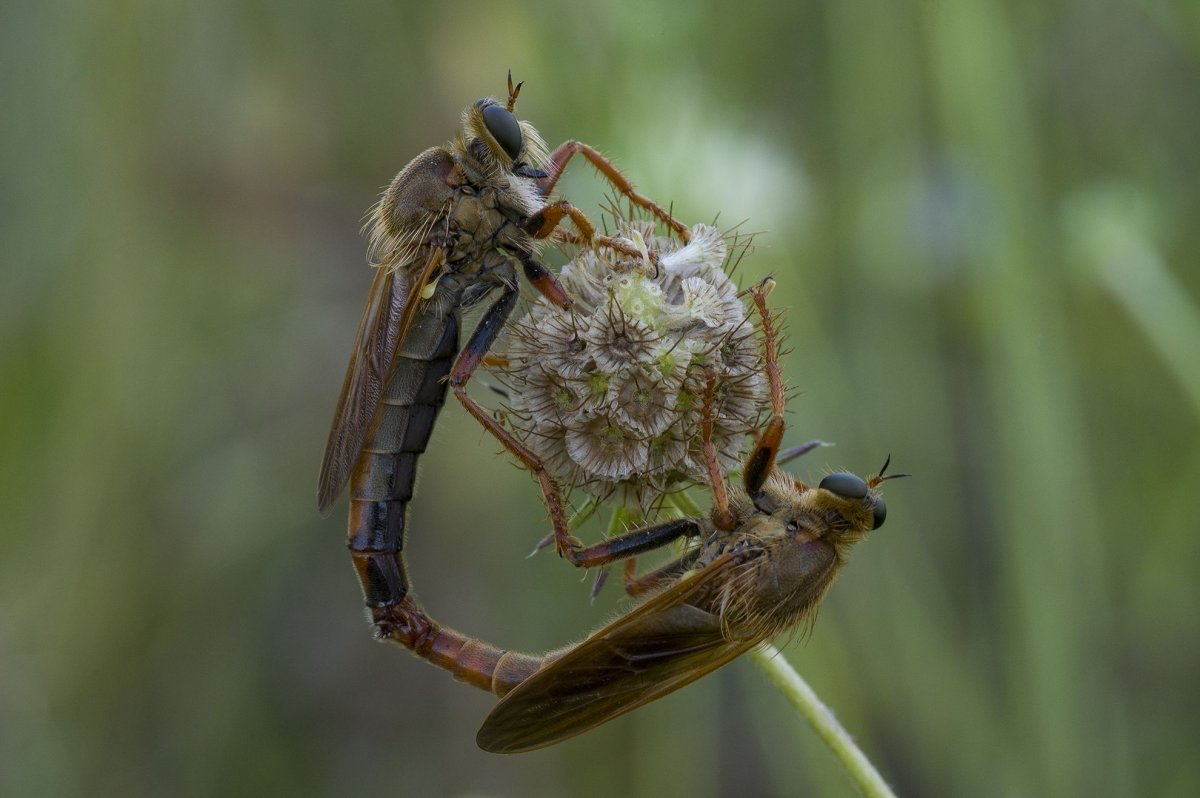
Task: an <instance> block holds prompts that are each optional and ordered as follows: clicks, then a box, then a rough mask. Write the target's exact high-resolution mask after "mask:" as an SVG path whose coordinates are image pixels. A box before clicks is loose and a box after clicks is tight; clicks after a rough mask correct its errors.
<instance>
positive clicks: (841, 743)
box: [750, 643, 896, 798]
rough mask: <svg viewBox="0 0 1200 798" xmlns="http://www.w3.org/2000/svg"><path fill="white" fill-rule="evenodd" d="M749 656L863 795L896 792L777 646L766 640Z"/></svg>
mask: <svg viewBox="0 0 1200 798" xmlns="http://www.w3.org/2000/svg"><path fill="white" fill-rule="evenodd" d="M750 658H751V659H752V660H754V663H755V664H756V665H758V667H759V668H761V669H762V670H763V672H764V673H766V674H767V678H769V679H770V680H771V681H772V682H774V683H775V686H776V687H778V688H779V690H780V692H782V693H783V694H784V695H785V696H786V697H787V699H788V701H790V702H791V704H792V706H794V707H795V708H796V709H798V710H799V711H800V714H801V715H803V716H804V719H805V720H807V721H808V723H809V725H810V726H812V727H813V730H814V731H816V733H817V735H818V736H819V737H820V738H821V740H823V741H824V743H825V744H826V745H827V746H829V750H830V751H832V752H833V755H834V756H835V757H837V758H838V761H839V762H841V763H842V767H844V768H845V769H846V771H847V772H848V773H849V774H850V778H851V779H852V780H853V781H854V784H855V785H856V786H857V787H858V789H859V791H860V792H861V793H862V794H863V795H865V796H868V798H896V794H895V793H894V792H892V789H891V787H888V785H887V782H885V781H884V780H883V777H882V776H881V775H879V771H878V770H876V769H875V766H874V765H872V764H871V760H869V759H867V755H866V754H864V753H863V752H862V749H861V748H859V747H858V746H857V745H855V744H854V740H853V739H852V738H851V737H850V734H849V733H848V732H847V731H846V730H845V728H843V727H842V724H840V723H838V721H837V718H835V717H834V716H833V712H832V711H831V710H830V709H829V707H827V706H825V704H823V703H822V702H821V699H819V698H817V694H816V693H814V692H813V689H812V688H811V687H809V686H808V683H807V682H806V681H804V679H802V678H801V677H800V674H799V673H797V672H796V670H795V668H793V667H792V665H791V663H789V662H788V661H787V660H786V659H785V658H784V657H783V655H782V654H780V653H779V649H777V648H775V646H773V645H771V644H769V643H768V644H766V645H763V646H760V647H758V648H756V649H755V650H754V651H753V652H751V654H750Z"/></svg>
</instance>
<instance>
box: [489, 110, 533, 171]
mask: <svg viewBox="0 0 1200 798" xmlns="http://www.w3.org/2000/svg"><path fill="white" fill-rule="evenodd" d="M483 123H484V124H485V125H487V129H488V133H491V134H492V138H494V139H495V140H496V142H497V143H498V144H499V145H500V146H501V147H503V148H504V151H505V152H507V153H508V157H509V158H512V159H513V160H514V161H515V160H517V156H518V155H520V154H521V145H522V144H523V143H524V140H523V138H522V136H521V126H520V125H518V124H517V120H516V118H514V117H513V115H512V113H510V112H509V110H508V109H507V108H503V107H501V106H499V105H489V106H488V107H487V108H484V109H483Z"/></svg>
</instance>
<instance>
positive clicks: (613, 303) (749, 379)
mask: <svg viewBox="0 0 1200 798" xmlns="http://www.w3.org/2000/svg"><path fill="white" fill-rule="evenodd" d="M614 237H615V238H617V239H619V240H623V241H625V242H626V243H627V244H628V245H629V246H630V248H631V249H635V250H638V251H639V252H641V253H643V255H642V257H627V256H623V255H618V254H616V253H612V252H609V251H607V250H603V251H601V252H600V253H598V252H597V251H593V250H590V249H589V250H583V251H581V252H580V253H579V254H578V255H576V256H575V257H574V258H573V259H572V260H571V261H570V262H569V263H568V264H566V265H565V266H564V267H563V268H562V270H561V272H560V273H559V280H560V282H561V283H562V284H563V287H564V288H565V289H566V291H567V293H569V294H570V295H571V296H572V298H573V299H574V300H575V306H574V308H573V309H572V310H571V311H570V312H566V313H564V312H563V311H561V310H559V309H558V308H556V307H554V306H552V305H550V304H549V303H548V302H546V301H545V300H543V299H539V300H538V301H536V302H534V303H533V304H532V305H531V306H530V308H529V312H528V313H527V314H526V315H525V316H524V317H522V318H520V319H518V320H517V321H515V322H514V323H513V324H512V325H510V335H509V346H508V351H507V353H506V358H505V362H504V363H503V364H502V365H500V366H497V367H494V369H495V371H496V372H497V373H498V374H499V375H500V376H501V377H502V378H503V379H504V381H505V383H506V384H507V386H508V389H509V394H510V402H511V405H512V407H511V413H510V415H509V418H510V425H511V426H512V427H513V429H514V430H515V431H516V433H517V435H518V436H519V437H521V438H522V440H523V441H524V442H525V444H526V445H527V446H529V447H530V448H531V449H533V450H534V452H536V453H537V454H538V456H539V457H541V458H542V459H543V460H544V461H545V462H546V465H547V468H548V469H549V471H550V473H551V474H552V475H553V476H554V478H555V479H556V480H557V481H558V482H559V483H560V484H562V485H563V486H565V487H568V488H581V489H583V490H585V491H586V492H588V493H589V494H591V495H594V496H597V497H599V498H601V499H611V500H612V501H615V502H618V503H620V504H623V505H625V506H638V507H641V508H642V509H643V510H644V509H646V508H647V507H648V506H649V504H650V502H652V501H654V499H656V498H657V497H658V496H660V495H662V494H663V493H666V492H669V491H672V490H679V489H681V488H682V487H685V486H686V485H688V484H691V483H695V482H701V481H704V480H705V478H706V477H705V464H704V457H703V443H702V440H701V436H700V428H701V427H700V424H701V416H702V411H703V397H704V390H705V385H706V380H707V375H708V374H709V373H711V374H713V376H714V377H715V390H714V392H713V400H712V411H713V443H714V447H715V449H716V451H717V459H718V465H719V467H720V468H721V470H722V472H725V471H727V470H729V469H733V468H736V467H737V466H738V460H739V456H740V453H741V448H742V445H743V444H744V442H745V439H746V436H747V435H749V434H751V433H753V432H755V431H756V429H757V427H758V420H759V416H760V414H761V413H762V412H763V410H764V409H765V406H766V390H765V383H764V380H763V378H762V376H761V375H760V373H759V370H760V356H759V353H758V345H757V339H756V335H755V328H754V325H753V322H752V321H751V320H750V319H749V318H748V317H747V312H746V307H745V305H744V304H743V303H742V301H741V300H740V299H739V298H738V290H737V286H736V285H734V283H733V281H732V280H731V279H730V278H729V276H728V275H727V274H726V273H725V271H724V268H725V265H726V261H727V259H728V254H729V246H728V245H727V244H726V241H725V238H724V236H723V235H722V234H721V232H720V231H719V230H717V229H716V228H714V227H710V226H708V225H696V226H695V227H693V228H692V230H691V240H690V241H689V243H687V244H682V245H681V244H680V243H679V242H678V241H676V240H674V239H670V238H667V237H665V236H659V235H656V234H655V228H654V225H653V224H652V223H650V222H647V221H636V220H635V221H623V220H618V228H617V230H616V231H615V233H614ZM651 253H653V254H654V256H656V258H657V263H654V258H652V257H651Z"/></svg>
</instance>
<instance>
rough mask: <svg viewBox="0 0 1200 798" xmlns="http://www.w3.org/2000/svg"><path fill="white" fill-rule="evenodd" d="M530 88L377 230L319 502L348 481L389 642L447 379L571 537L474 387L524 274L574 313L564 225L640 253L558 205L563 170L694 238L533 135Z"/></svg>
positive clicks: (360, 547) (383, 211) (497, 111)
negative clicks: (570, 167) (574, 168)
mask: <svg viewBox="0 0 1200 798" xmlns="http://www.w3.org/2000/svg"><path fill="white" fill-rule="evenodd" d="M520 91H521V84H517V85H516V86H513V83H512V75H511V74H510V75H509V79H508V102H507V104H502V103H500V102H499V101H497V100H494V99H490V98H485V99H482V100H479V101H477V102H475V103H473V104H471V105H469V106H468V107H467V109H466V110H465V111H464V112H463V117H462V130H461V132H460V133H459V135H458V136H457V137H456V138H455V139H454V140H453V141H451V142H449V143H448V144H446V145H445V146H441V147H433V148H431V149H428V150H426V151H425V152H423V153H421V154H420V155H418V156H417V157H416V158H414V159H413V160H412V161H411V162H410V163H409V164H408V165H407V166H405V167H404V169H403V170H401V171H400V173H399V174H398V175H397V176H396V178H395V179H394V180H393V181H392V183H391V185H390V186H389V187H388V188H387V190H386V191H385V192H384V193H383V197H382V198H381V199H380V201H379V203H378V204H377V205H376V206H375V208H374V209H373V211H372V213H371V219H370V221H369V222H368V226H369V228H370V231H371V233H370V235H371V243H370V259H371V261H372V263H373V264H374V266H375V279H374V282H373V283H372V285H371V291H370V294H369V295H368V297H367V304H366V307H365V309H364V310H363V315H362V319H361V320H360V321H359V325H358V333H357V335H356V338H355V342H354V348H353V350H352V351H351V354H350V364H349V366H348V368H347V369H346V378H345V381H344V382H343V384H342V393H341V398H340V399H339V400H338V404H337V409H336V410H335V412H334V418H333V425H332V428H331V429H330V431H329V441H328V443H327V444H326V448H325V458H324V461H323V463H322V465H321V478H320V484H319V488H318V493H317V503H318V506H319V508H320V510H321V512H322V513H325V512H326V511H328V509H329V507H330V506H331V505H332V504H333V502H334V501H335V500H336V499H337V497H338V495H339V494H340V493H341V492H342V490H343V488H344V487H345V485H346V483H347V482H349V483H350V520H349V529H348V538H349V547H350V550H351V552H352V556H353V559H354V566H355V570H356V571H357V572H358V577H359V580H360V582H361V583H362V589H363V595H364V596H365V598H366V603H367V606H368V607H369V608H370V610H371V613H372V616H373V620H374V623H375V625H376V634H377V635H378V636H380V637H387V636H388V635H389V634H390V630H391V612H392V608H394V607H395V606H397V605H398V604H399V602H400V601H401V600H402V599H403V598H404V597H405V595H406V594H407V592H408V577H407V575H406V572H405V566H404V559H403V557H402V555H401V549H402V546H403V541H404V527H405V518H406V508H407V504H408V502H409V500H410V499H411V498H412V495H413V483H414V480H415V478H416V460H417V456H418V455H419V454H421V453H422V452H424V451H425V446H426V444H427V443H428V442H429V437H430V435H431V433H432V430H433V422H434V419H435V417H436V416H437V413H438V411H439V410H440V408H441V406H442V403H443V401H444V400H445V396H446V388H447V385H449V387H450V388H451V389H452V390H453V391H454V395H455V396H456V397H457V398H458V399H459V401H460V402H462V404H463V406H464V407H465V408H466V409H467V411H468V412H469V413H470V414H471V415H472V416H474V417H475V418H476V419H478V420H479V421H480V423H482V424H483V425H484V427H486V428H487V429H488V430H489V431H490V432H491V433H492V434H493V435H495V436H496V437H497V438H498V439H499V440H500V442H501V443H503V444H504V446H505V447H506V448H507V449H508V450H509V451H511V452H512V453H513V454H514V455H515V456H516V457H517V458H518V460H520V462H521V463H523V464H524V465H525V466H526V467H527V468H529V469H530V470H532V471H534V472H535V474H536V475H537V478H538V481H539V483H540V484H541V486H542V490H543V493H544V495H545V500H546V503H547V505H548V507H549V509H550V516H551V518H552V519H553V521H554V524H555V528H556V529H557V530H559V535H558V540H559V544H560V550H561V549H563V548H564V547H565V543H566V541H567V540H568V536H567V534H566V520H565V516H564V514H563V512H562V508H561V502H560V500H559V498H558V494H557V488H556V486H555V485H554V484H553V480H552V479H551V478H550V477H549V475H548V474H547V473H546V472H545V470H544V469H543V468H542V464H541V462H540V460H539V459H538V458H537V457H536V456H535V455H534V454H533V453H532V452H531V451H529V450H528V449H527V448H525V447H524V446H522V445H521V444H520V443H519V442H517V440H516V439H515V438H513V437H512V436H511V435H510V434H509V433H508V432H507V431H506V430H505V429H504V428H503V426H501V425H500V424H499V422H497V421H496V420H495V419H494V418H492V417H491V415H490V414H488V412H487V411H486V410H484V409H483V408H482V407H480V406H479V405H478V404H476V403H475V402H474V401H473V400H472V399H471V398H470V397H469V396H468V395H467V393H466V383H467V381H468V379H469V378H470V377H471V374H472V373H473V372H474V371H475V369H476V368H477V367H478V366H479V364H480V362H481V361H482V360H483V358H484V356H485V355H486V353H487V351H488V349H489V348H490V347H491V346H492V344H493V343H494V342H495V340H496V337H497V336H498V335H499V333H500V330H501V328H502V327H503V326H504V323H505V321H506V320H507V319H508V317H509V314H510V313H511V312H512V310H513V307H514V305H515V303H516V300H517V296H518V290H517V278H516V265H518V264H519V265H520V267H521V269H522V270H523V271H524V273H525V276H526V277H527V278H528V279H529V281H530V282H531V283H532V284H533V286H534V287H535V288H536V289H537V290H538V291H540V292H541V293H542V294H543V295H544V296H545V297H546V298H547V299H549V300H550V301H551V302H553V303H554V304H556V305H558V306H559V307H560V308H564V309H565V308H568V307H570V304H571V301H570V299H569V298H568V297H567V295H566V294H565V292H564V291H563V289H562V288H561V287H560V285H559V283H558V281H557V280H556V279H555V278H554V276H553V274H552V273H550V272H549V271H548V270H547V269H546V268H545V267H544V266H543V265H542V264H541V262H540V261H539V260H538V257H537V254H536V253H537V247H538V245H539V244H540V243H541V242H542V241H543V240H545V239H547V238H549V237H550V236H551V235H552V234H553V233H554V232H555V231H556V229H557V227H558V225H559V223H560V222H561V221H562V220H563V219H564V218H566V217H570V218H571V220H572V222H573V223H574V225H575V227H576V229H577V230H578V234H577V235H576V236H573V237H572V238H571V240H573V241H576V242H579V243H583V244H587V245H591V246H596V247H600V246H603V247H609V248H612V249H615V250H619V251H621V252H623V253H625V254H634V255H636V254H637V251H636V250H633V249H630V248H629V245H627V244H624V243H622V242H619V241H616V240H614V239H611V238H609V237H607V236H602V235H598V234H597V233H596V230H595V227H594V226H593V225H592V224H591V222H590V221H589V220H588V219H587V217H586V216H585V215H584V214H583V213H582V212H580V211H579V210H578V209H577V208H574V207H573V206H572V205H571V204H570V203H568V202H566V201H564V200H559V201H556V202H548V201H547V200H546V197H548V196H549V194H550V192H551V191H552V190H553V188H554V185H555V183H556V181H557V180H558V178H559V175H560V174H561V173H562V170H563V168H564V167H565V166H566V164H567V161H569V160H570V158H571V156H572V155H574V154H576V153H581V154H583V155H584V156H585V157H586V158H587V159H588V160H589V161H591V162H592V164H593V165H595V167H596V168H597V170H598V171H599V172H600V173H601V174H603V175H604V176H605V177H606V178H607V179H608V180H609V181H610V182H611V183H612V184H613V185H614V186H615V187H616V189H617V190H618V191H620V192H621V193H622V194H623V195H624V196H626V197H627V198H628V199H629V200H630V201H631V202H633V203H635V204H637V205H639V206H640V207H642V208H645V209H646V210H648V211H649V212H650V213H652V214H653V215H655V216H656V217H657V218H659V219H660V220H662V221H663V222H664V223H665V224H666V225H667V226H668V227H669V228H670V229H671V230H673V231H674V232H675V233H676V234H678V235H679V236H680V237H682V238H684V239H685V240H686V239H687V236H688V231H687V228H685V227H684V226H683V225H682V224H680V223H679V222H677V221H676V220H675V219H673V218H672V217H671V216H670V214H668V213H667V212H666V211H665V210H663V209H662V208H661V207H659V206H658V205H656V204H655V203H653V202H651V201H650V200H649V199H648V198H646V197H644V196H642V195H641V194H638V193H637V192H636V191H634V189H633V187H632V185H631V184H630V183H629V181H628V180H626V179H625V177H624V176H623V175H621V174H620V172H618V171H617V170H616V168H615V167H614V166H613V165H612V164H611V163H610V162H609V161H607V160H606V159H604V158H603V157H602V156H601V155H600V154H599V153H598V152H596V151H595V150H594V149H592V148H591V147H589V146H587V145H586V144H581V143H580V142H577V141H568V142H567V143H565V144H563V145H562V146H561V147H559V148H558V149H557V150H555V151H554V153H552V154H548V153H547V152H546V146H545V144H544V143H543V142H542V139H541V137H540V136H539V135H538V132H537V131H536V130H535V129H534V127H533V126H532V125H531V124H529V123H528V122H524V121H518V120H517V118H516V117H515V116H514V115H513V109H514V107H515V105H516V101H517V96H518V94H519V93H520ZM497 290H498V291H499V292H500V295H499V298H498V299H496V301H495V302H494V303H493V304H492V305H491V306H490V307H489V308H488V309H487V311H486V312H485V313H484V314H483V318H482V320H481V321H480V322H479V325H478V326H477V327H476V328H475V331H474V332H473V333H472V334H471V337H470V339H469V340H468V342H467V344H466V346H465V347H464V348H463V349H462V351H461V353H460V351H459V327H460V324H461V317H462V311H463V309H464V308H467V307H470V306H472V305H474V304H476V303H478V302H480V301H482V300H483V299H484V298H485V297H486V296H488V295H489V294H491V293H492V292H494V291H497Z"/></svg>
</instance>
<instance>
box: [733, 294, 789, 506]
mask: <svg viewBox="0 0 1200 798" xmlns="http://www.w3.org/2000/svg"><path fill="white" fill-rule="evenodd" d="M774 287H775V281H774V280H772V279H770V278H769V277H768V278H767V279H766V280H763V281H762V282H761V283H759V284H758V285H756V286H755V287H754V288H751V289H750V295H751V296H752V297H753V298H754V307H755V308H756V309H757V310H758V315H759V318H760V319H761V320H762V342H763V362H764V369H765V370H766V372H767V384H768V385H769V386H770V392H771V420H770V421H768V422H767V426H766V427H765V428H764V429H763V431H762V435H760V436H759V438H758V442H757V443H756V444H755V445H754V448H753V449H752V450H751V451H750V456H749V457H747V458H746V467H745V468H744V469H743V470H742V481H743V484H744V485H745V487H746V492H747V493H749V494H750V497H751V498H754V497H756V496H758V495H759V493H760V492H761V491H762V486H763V483H764V482H766V481H767V476H768V475H769V474H770V473H771V469H773V468H774V467H775V455H776V453H777V452H778V451H779V446H780V444H781V443H782V442H783V431H784V423H783V405H784V392H783V378H782V377H781V376H780V375H779V351H778V343H777V332H776V330H775V320H774V319H773V318H772V317H771V311H770V310H769V309H768V308H767V294H769V293H771V289H773V288H774Z"/></svg>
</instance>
